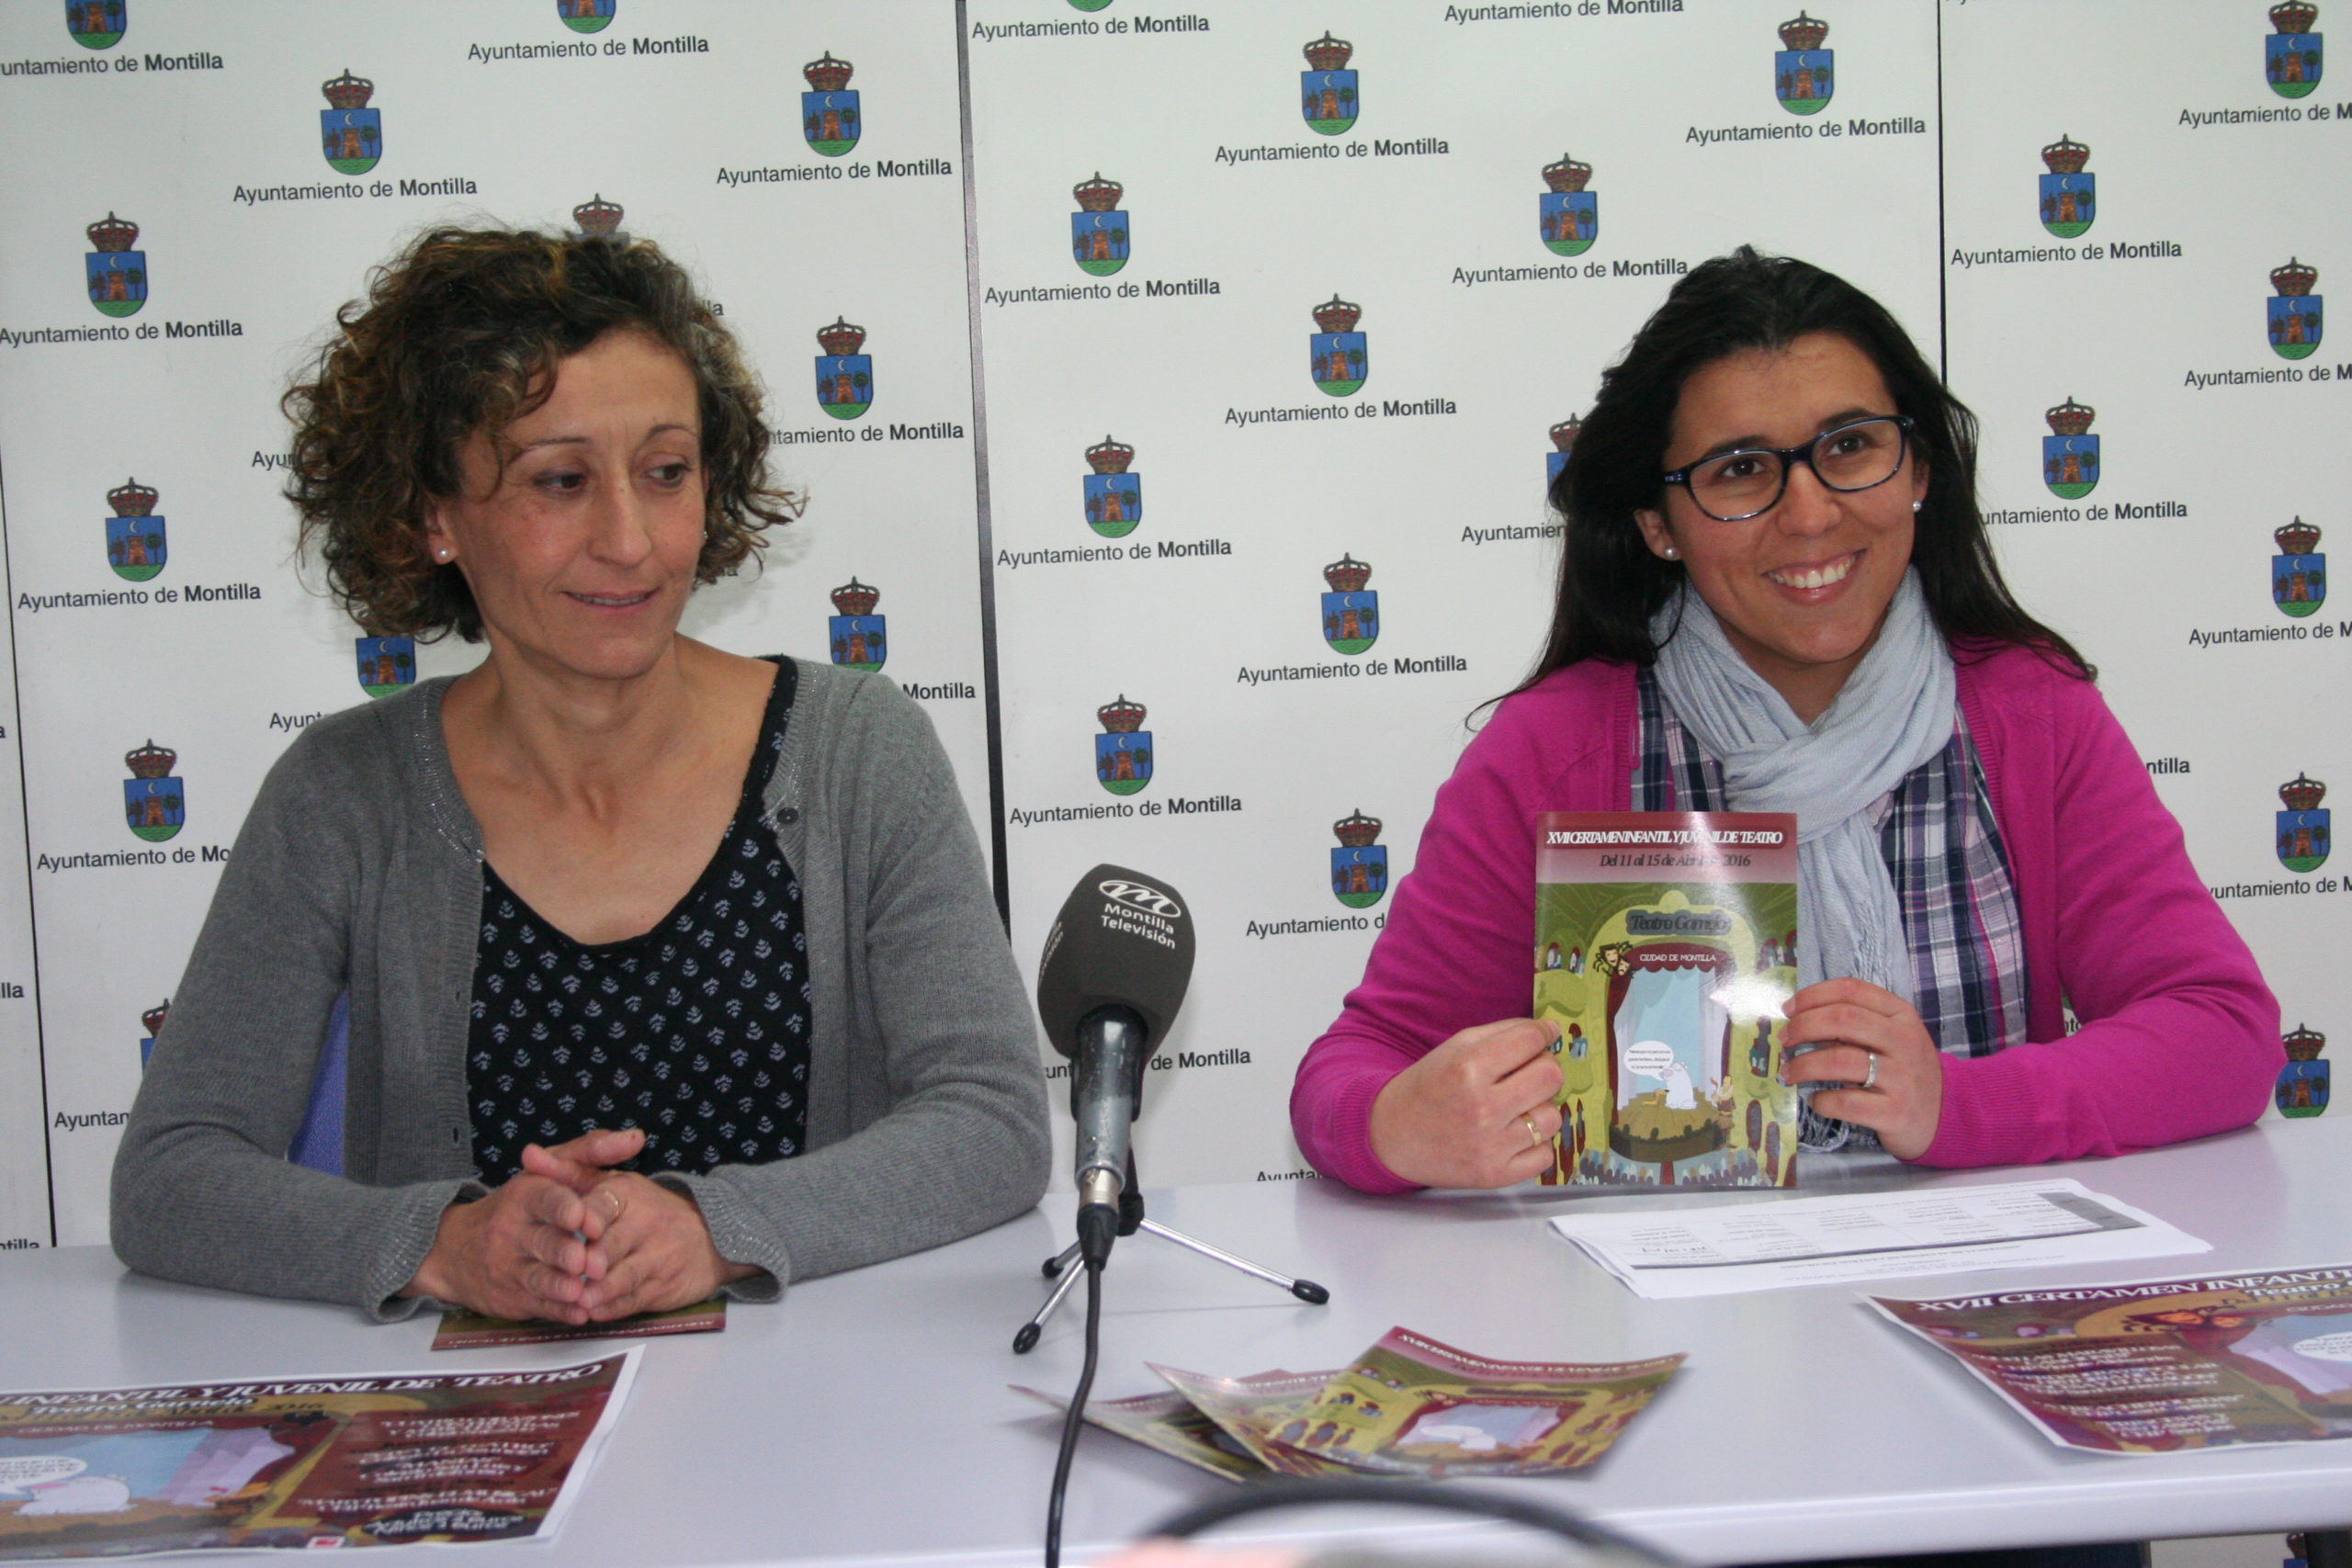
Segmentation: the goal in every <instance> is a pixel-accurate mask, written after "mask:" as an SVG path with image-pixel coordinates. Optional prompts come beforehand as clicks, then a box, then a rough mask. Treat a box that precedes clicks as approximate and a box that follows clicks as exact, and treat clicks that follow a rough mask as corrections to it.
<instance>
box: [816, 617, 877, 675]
mask: <svg viewBox="0 0 2352 1568" xmlns="http://www.w3.org/2000/svg"><path fill="white" fill-rule="evenodd" d="M886 618H887V617H885V616H882V615H829V616H827V617H826V618H825V635H826V637H827V640H829V641H830V642H831V644H832V652H833V662H834V663H836V664H839V665H842V666H844V667H845V668H847V669H851V670H879V669H881V668H882V663H883V660H886V659H888V658H889V656H890V649H889V646H888V644H887V643H886V642H885V641H884V640H883V637H884V633H883V625H882V623H883V621H884V620H885V619H886Z"/></svg>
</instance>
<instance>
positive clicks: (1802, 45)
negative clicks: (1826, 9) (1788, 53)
mask: <svg viewBox="0 0 2352 1568" xmlns="http://www.w3.org/2000/svg"><path fill="white" fill-rule="evenodd" d="M1828 36H1829V24H1828V23H1827V22H1825V21H1822V20H1820V19H1818V18H1817V17H1808V16H1806V15H1805V14H1804V12H1803V11H1799V12H1798V13H1797V14H1796V16H1795V17H1793V18H1792V19H1791V20H1789V21H1785V22H1782V23H1781V47H1782V48H1784V49H1795V50H1806V49H1819V48H1820V47H1821V40H1822V39H1826V38H1827V37H1828Z"/></svg>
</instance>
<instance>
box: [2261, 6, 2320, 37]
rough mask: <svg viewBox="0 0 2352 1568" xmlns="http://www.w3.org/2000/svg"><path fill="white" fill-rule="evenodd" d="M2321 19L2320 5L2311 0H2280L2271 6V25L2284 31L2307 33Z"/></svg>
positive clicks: (2277, 29)
mask: <svg viewBox="0 0 2352 1568" xmlns="http://www.w3.org/2000/svg"><path fill="white" fill-rule="evenodd" d="M2318 20H2319V7H2318V6H2314V5H2312V3H2311V0H2278V5H2276V6H2271V7H2270V26H2271V28H2272V29H2273V30H2274V31H2278V32H2282V33H2307V32H2309V31H2311V30H2312V23H2313V22H2316V21H2318Z"/></svg>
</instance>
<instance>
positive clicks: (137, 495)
mask: <svg viewBox="0 0 2352 1568" xmlns="http://www.w3.org/2000/svg"><path fill="white" fill-rule="evenodd" d="M158 499H160V498H159V497H158V496H157V495H156V493H155V492H154V491H152V490H149V489H148V488H147V487H146V486H145V485H143V484H141V483H140V482H139V481H138V480H137V479H125V480H124V481H123V482H122V483H121V484H119V485H117V486H116V487H115V488H114V489H112V490H110V491H107V505H108V506H111V507H113V508H114V514H115V515H116V516H117V517H153V516H154V515H155V502H156V501H157V500H158ZM2314 532H2316V530H2314Z"/></svg>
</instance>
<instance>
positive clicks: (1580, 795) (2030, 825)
mask: <svg viewBox="0 0 2352 1568" xmlns="http://www.w3.org/2000/svg"><path fill="white" fill-rule="evenodd" d="M1975 461H1976V455H1975V421H1974V419H1973V416H1972V415H1970V413H1969V412H1968V411H1967V410H1966V409H1964V408H1962V406H1961V405H1960V404H1959V403H1958V402H1957V401H1955V400H1953V398H1952V397H1951V393H1949V392H1948V391H1946V390H1945V389H1944V388H1943V386H1942V384H1941V383H1940V382H1939V380H1938V379H1937V378H1936V375H1935V372H1934V371H1933V370H1931V369H1930V368H1929V367H1928V365H1927V363H1926V362H1925V361H1924V360H1923V359H1922V358H1921V357H1920V355H1919V353H1918V350H1917V348H1916V347H1914V346H1913V344H1911V342H1910V340H1909V339H1908V338H1907V337H1906V336H1905V334H1904V333H1903V330H1902V328H1901V327H1899V326H1898V325H1896V323H1895V321H1894V318H1893V317H1891V316H1890V315H1889V314H1888V313H1887V312H1886V310H1884V309H1883V308H1882V307H1881V306H1880V305H1878V304H1877V303H1876V302H1875V301H1873V300H1872V299H1870V298H1868V297H1867V296H1866V295H1864V294H1862V293H1861V292H1860V290H1858V289H1856V288H1853V287H1852V286H1851V285H1849V284H1848V283H1846V282H1844V281H1843V280H1841V279H1839V278H1838V277H1835V276H1831V275H1830V274H1828V273H1826V272H1824V271H1822V270H1821V269H1820V268H1818V267H1815V266H1810V265H1806V264H1804V263H1803V262H1798V261H1792V260H1788V259H1785V258H1780V257H1769V256H1760V255H1758V254H1756V253H1755V252H1753V251H1751V250H1747V249H1745V248H1743V249H1742V250H1740V251H1738V252H1737V253H1736V254H1732V255H1728V256H1723V257H1719V258H1717V259H1715V260H1713V261H1711V262H1708V263H1706V264H1705V265H1702V266H1700V267H1698V268H1696V269H1695V270H1693V271H1692V272H1691V274H1690V276H1687V277H1685V278H1684V279H1682V281H1681V282H1679V284H1677V285H1676V287H1675V288H1674V291H1673V293H1672V295H1671V296H1669V297H1668V300H1667V302H1666V304H1665V305H1664V306H1663V307H1662V308H1661V309H1660V310H1658V312H1657V314H1656V315H1655V316H1653V317H1652V318H1651V319H1650V321H1648V322H1647V323H1646V324H1645V326H1644V327H1643V328H1642V330H1641V332H1640V333H1638V334H1637V335H1636V336H1635V337H1634V342H1633V344H1632V346H1631V347H1630V348H1629V349H1628V350H1627V351H1626V354H1625V356H1624V358H1623V361H1622V362H1621V363H1619V364H1618V365H1617V366H1615V367H1612V368H1611V369H1610V370H1609V371H1608V372H1607V374H1606V375H1604V376H1603V377H1602V378H1601V389H1600V399H1599V400H1598V401H1597V402H1596V403H1595V404H1594V406H1593V409H1592V411H1591V412H1590V414H1589V416H1588V417H1587V419H1586V421H1585V423H1584V428H1583V430H1582V433H1581V434H1579V436H1578V438H1577V449H1576V456H1575V460H1574V461H1573V462H1571V463H1570V464H1569V465H1568V467H1567V468H1566V470H1565V471H1564V472H1563V473H1562V475H1561V477H1560V479H1559V481H1558V483H1557V484H1556V485H1555V487H1554V490H1553V494H1552V499H1553V502H1554V503H1555V505H1556V506H1557V507H1558V509H1559V511H1560V513H1561V514H1562V515H1563V517H1564V518H1565V519H1566V542H1565V547H1564V549H1563V551H1562V561H1561V568H1560V579H1559V589H1558V597H1557V603H1556V607H1555V612H1554V615H1553V620H1552V627H1551V633H1550V636H1549V638H1548V640H1547V642H1546V644H1545V647H1544V654H1543V657H1542V659H1541V660H1539V661H1538V663H1537V666H1536V669H1535V671H1534V673H1533V674H1532V675H1531V676H1530V677H1529V678H1528V679H1527V681H1526V682H1523V683H1522V684H1521V686H1520V687H1519V689H1518V690H1517V691H1515V692H1513V693H1512V694H1510V696H1508V697H1506V698H1505V699H1504V700H1503V702H1502V704H1501V705H1500V707H1499V708H1498V710H1497V712H1496V713H1495V715H1494V716H1493V718H1492V720H1491V721H1490V722H1489V723H1488V724H1487V727H1486V728H1485V729H1484V730H1483V731H1482V732H1481V733H1480V734H1479V736H1478V737H1477V739H1476V740H1474V741H1473V742H1472V743H1471V745H1470V746H1469V748H1468V749H1467V750H1465V751H1464V755H1463V758H1462V761H1461V763H1460V765H1459V766H1458V767H1457V768H1456V770H1455V772H1454V774H1453V778H1452V779H1451V780H1449V781H1448V782H1447V784H1445V786H1444V787H1443V788H1442V790H1440V791H1439V793H1438V797H1437V804H1436V807H1435V808H1434V810H1433V812H1432V814H1431V816H1430V822H1429V825H1428V827H1427V829H1425V830H1424V832H1423V835H1422V839H1421V842H1420V848H1419V854H1418V857H1417V863H1416V865H1415V869H1414V871H1413V873H1412V874H1411V875H1410V876H1408V877H1407V878H1406V879H1405V880H1404V882H1403V883H1402V884H1401V886H1399V888H1398V890H1397V902H1396V907H1395V908H1394V909H1393V910H1392V912H1391V914H1390V916H1389V919H1388V924H1387V926H1386V928H1385V930H1384V931H1383V932H1382V934H1381V937H1380V940H1379V942H1378V944H1377V945H1376V946H1375V947H1374V950H1373V954H1372V959H1371V963H1370V964H1369V965H1368V967H1367V969H1366V971H1365V974H1364V978H1363V984H1362V985H1361V986H1359V987H1357V988H1356V989H1355V990H1354V991H1352V992H1351V993H1350V994H1349V996H1348V998H1347V1002H1346V1005H1345V1009H1344V1010H1343V1011H1342V1012H1341V1014H1340V1019H1339V1021H1337V1022H1336V1023H1334V1024H1333V1025H1332V1026H1331V1028H1330V1030H1329V1032H1326V1033H1325V1034H1324V1036H1323V1037H1322V1038H1321V1039H1320V1040H1318V1041H1317V1042H1316V1043H1315V1044H1314V1045H1313V1047H1312V1048H1310V1049H1309V1050H1308V1052H1307V1054H1306V1058H1305V1060H1304V1061H1302V1062H1301V1064H1300V1066H1299V1071H1298V1077H1297V1082H1296V1085H1295V1089H1294V1090H1293V1092H1292V1097H1291V1118H1292V1124H1293V1127H1294V1129H1295V1133H1296V1134H1297V1137H1298V1143H1299V1146H1300V1148H1301V1149H1303V1150H1304V1151H1305V1152H1306V1156H1307V1157H1308V1158H1309V1159H1310V1160H1311V1161H1313V1163H1314V1164H1315V1166H1316V1168H1317V1169H1319V1170H1321V1171H1322V1172H1324V1173H1325V1174H1326V1175H1329V1176H1333V1177H1337V1178H1339V1179H1341V1180H1344V1181H1346V1182H1348V1183H1349V1184H1350V1185H1351V1186H1354V1187H1357V1188H1360V1189H1362V1190H1366V1191H1372V1192H1396V1191H1402V1190H1407V1189H1408V1188H1412V1187H1417V1186H1435V1187H1499V1186H1505V1185H1508V1184H1510V1183H1513V1182H1518V1181H1524V1180H1526V1179H1529V1178H1531V1177H1532V1176H1534V1175H1536V1174H1537V1173H1538V1172H1539V1171H1541V1170H1542V1169H1544V1168H1545V1167H1546V1166H1547V1165H1548V1164H1549V1163H1550V1162H1551V1160H1552V1157H1553V1156H1552V1150H1551V1146H1550V1141H1551V1139H1552V1136H1553V1134H1555V1132H1557V1130H1558V1128H1559V1124H1560V1117H1559V1111H1558V1110H1557V1108H1556V1107H1555V1104H1554V1095H1555V1091H1556V1090H1557V1089H1558V1088H1559V1086H1560V1081H1561V1078H1560V1072H1559V1069H1558V1068H1557V1067H1556V1066H1555V1065H1554V1063H1555V1057H1554V1055H1553V1043H1554V1039H1555V1031H1554V1029H1553V1027H1552V1026H1551V1025H1549V1024H1544V1023H1538V1022H1536V1021H1533V1020H1532V1019H1529V1018H1527V1017H1526V1016H1525V1015H1526V1013H1527V1011H1528V1009H1529V1003H1530V987H1529V980H1528V969H1527V961H1526V954H1527V953H1528V951H1529V943H1530V942H1531V941H1532V929H1533V921H1532V887H1533V885H1534V846H1533V837H1532V818H1533V817H1534V815H1535V814H1536V813H1538V812H1541V811H1596V810H1625V809H1633V810H1652V811H1656V810H1720V811H1788V812H1794V813H1795V814H1796V815H1797V818H1798V821H1799V840H1800V865H1801V873H1802V874H1801V878H1800V882H1801V891H1800V900H1801V902H1800V906H1799V920H1800V927H1801V929H1802V930H1803V931H1804V941H1803V942H1801V943H1800V955H1801V964H1802V967H1801V968H1800V971H1799V974H1800V979H1801V981H1802V983H1803V985H1802V988H1801V989H1800V990H1799V991H1798V993H1797V995H1796V996H1795V997H1794V998H1792V1001H1791V1002H1790V1004H1789V1007H1788V1015H1789V1021H1788V1025H1787V1029H1786V1031H1785V1032H1784V1034H1783V1036H1782V1043H1783V1045H1784V1047H1785V1048H1790V1049H1794V1050H1800V1051H1804V1053H1805V1054H1804V1055H1795V1056H1792V1057H1791V1058H1790V1059H1789V1066H1788V1072H1787V1076H1788V1077H1789V1078H1790V1080H1791V1081H1792V1082H1795V1083H1799V1084H1819V1085H1826V1086H1831V1087H1826V1088H1824V1089H1819V1090H1818V1091H1816V1092H1815V1094H1814V1097H1813V1099H1812V1101H1811V1106H1810V1109H1809V1110H1808V1111H1807V1114H1806V1118H1805V1132H1804V1143H1805V1144H1806V1145H1808V1146H1809V1147H1813V1148H1816V1149H1821V1148H1836V1147H1845V1148H1849V1149H1862V1150H1866V1149H1870V1148H1872V1147H1880V1148H1883V1149H1884V1150H1885V1151H1887V1152H1888V1153H1891V1154H1893V1155H1894V1156H1898V1157H1900V1158H1903V1159H1906V1160H1914V1161H1917V1162H1919V1163H1922V1164H1927V1165H1936V1166H1984V1165H2003V1164H2016V1163H2026V1162H2032V1161H2041V1160H2053V1159H2067V1158H2075V1157H2079V1156H2088V1155H2108V1154H2116V1153H2120V1152H2121V1151H2124V1150H2127V1149H2133V1148H2143V1147H2147V1146H2149V1145H2157V1144H2164V1143H2169V1142H2173V1141H2175V1140H2177V1139H2181V1138H2188V1137H2194V1136H2197V1135H2199V1134H2208V1133H2215V1132H2220V1131H2222V1130H2223V1129H2226V1128H2231V1127H2236V1126H2240V1125H2242V1124H2244V1123H2245V1122H2251V1121H2253V1120H2254V1119H2255V1117H2256V1116H2257V1115H2259V1114H2260V1112H2261V1110H2262V1106H2263V1102H2264V1100H2265V1098H2266V1097H2267V1094H2268V1092H2269V1089H2270V1086H2271V1084H2272V1082H2273V1081H2274V1080H2275V1078H2276V1077H2277V1075H2278V1068H2279V1065H2280V1062H2281V1059H2282V1058H2281V1053H2280V1049H2279V1045H2278V1004H2277V1002H2276V1001H2275V1000H2274V999H2273V998H2272V997H2271V995H2270V993H2269V991H2268V989H2267V987H2265V986H2264V984H2263V980H2262V976H2261V974H2260V972H2259V971H2258V970H2257V969H2256V965H2255V962H2254V959H2253V956H2252V955H2251V954H2250V953H2248V952H2247V951H2246V947H2245V943H2244V942H2241V941H2240V940H2239V939H2238V936H2237V933H2236V932H2235V931H2233V930H2232V929H2231V927H2230V924H2229V922H2228V921H2227V920H2226V919H2223V918H2222V913H2221V910H2220V909H2219V908H2218V907H2217V906H2216V905H2215V904H2214V902H2213V900H2212V898H2211V896H2210V895H2209V894H2208V893H2207V892H2206V890H2205V887H2204V886H2203V884H2202V883H2201V882H2200V881H2199V878H2198V876H2197V874H2196V871H2195V870H2194V868H2192V867H2191V866H2190V864H2189V863H2188V855H2187V853H2186V852H2185V851H2184V849H2183V847H2182V842H2181V834H2180V829H2179V827H2178V825H2177V823H2175V822H2174V820H2173V818H2171V816H2170V815H2169V814H2168V813H2167V812H2166V811H2165V808H2164V807H2163V805H2162V804H2160V803H2159V802H2158V800H2157V799H2156V796H2155V793H2154V790H2153V789H2152V788H2151V787H2150V785H2149V783H2148V779H2147V774H2146V773H2145V771H2144V770H2143V766H2142V764H2141V761H2140V760H2139V758H2138V756H2137V755H2136V754H2135V753H2134V752H2133V750H2132V748H2131V742H2130V741H2129V740H2128V739H2126V738H2125V736H2124V734H2123V731H2122V730H2121V728H2120V727H2119V726H2118V725H2117V724H2116V721H2115V719H2114V717H2113V716H2112V715H2110V714H2109V712H2108V710H2107V706H2106V705H2105V704H2104V703H2103V702H2102V701H2101V700H2100V698H2099V695H2098V690H2097V688H2096V687H2095V686H2094V685H2093V684H2092V679H2091V676H2092V672H2091V670H2090V667H2089V666H2088V665H2087V664H2086V662H2085V661H2084V660H2083V659H2082V658H2081V657H2080V656H2079V655H2078V654H2076V653H2075V649H2073V648H2072V647H2071V646H2070V645H2069V644H2068V643H2067V641H2066V640H2065V638H2064V637H2061V636H2059V635H2058V634H2057V633H2056V632H2054V631H2052V630H2051V629H2050V628H2049V627H2047V626H2042V625H2041V623H2040V622H2038V621H2036V620H2034V619H2033V617H2032V616H2030V615H2028V614H2027V613H2026V612H2025V611H2024V609H2023V608H2021V607H2020V606H2019V605H2018V603H2017V601H2016V600H2015V599H2014V598H2012V597H2011V595H2010V593H2009V591H2008V589H2007V586H2006V585H2005V584H2004V583H2003V582H2002V581H2001V575H2000V571H1999V569H1998V568H1997V567H1996V565H1995V563H1994V559H1993V554H1992V550H1991V548H1990V547H1989V545H1988V543H1987V541H1986V538H1985V522H1984V518H1983V516H1982V514H1981V513H1979V512H1978V510H1977V505H1976V494H1975V491H1976V485H1975V479H1976V475H1975ZM2070 1011H2071V1014H2072V1018H2071V1019H2070V1018H2069V1016H2068V1015H2069V1012H2070ZM2074 1020H2079V1021H2080V1027H2079V1029H2078V1030H2077V1031H2075V1032H2069V1029H2070V1025H2071V1024H2072V1022H2073V1021H2074ZM1807 1048H1815V1049H1807Z"/></svg>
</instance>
